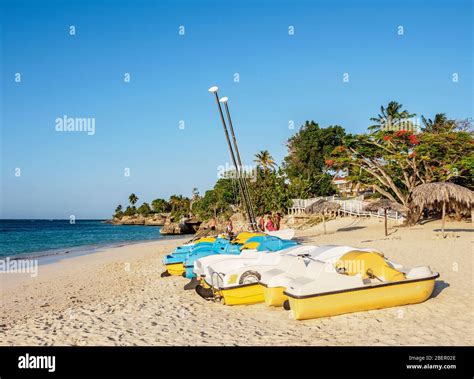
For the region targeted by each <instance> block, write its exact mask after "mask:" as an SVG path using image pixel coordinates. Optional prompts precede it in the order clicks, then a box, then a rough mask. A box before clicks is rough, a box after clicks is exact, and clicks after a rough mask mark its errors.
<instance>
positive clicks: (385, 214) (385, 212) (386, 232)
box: [383, 208, 388, 237]
mask: <svg viewBox="0 0 474 379" xmlns="http://www.w3.org/2000/svg"><path fill="white" fill-rule="evenodd" d="M383 215H384V219H385V220H384V224H385V237H387V236H388V228H387V208H384V210H383Z"/></svg>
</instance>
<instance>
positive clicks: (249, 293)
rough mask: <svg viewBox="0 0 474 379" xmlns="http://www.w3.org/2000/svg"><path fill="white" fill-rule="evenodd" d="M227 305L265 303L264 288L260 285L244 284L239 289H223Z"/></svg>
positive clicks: (222, 292) (221, 291) (222, 293)
mask: <svg viewBox="0 0 474 379" xmlns="http://www.w3.org/2000/svg"><path fill="white" fill-rule="evenodd" d="M219 293H220V294H221V295H222V297H223V298H224V304H225V305H248V304H257V303H262V302H263V301H265V298H264V296H263V286H262V285H260V284H259V283H252V284H244V285H241V286H238V287H231V288H225V289H221V290H220V291H219Z"/></svg>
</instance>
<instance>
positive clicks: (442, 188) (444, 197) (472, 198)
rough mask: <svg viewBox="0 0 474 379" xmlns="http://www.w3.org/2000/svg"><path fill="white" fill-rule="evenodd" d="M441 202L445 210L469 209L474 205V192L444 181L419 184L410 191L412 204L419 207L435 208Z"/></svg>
mask: <svg viewBox="0 0 474 379" xmlns="http://www.w3.org/2000/svg"><path fill="white" fill-rule="evenodd" d="M443 203H445V204H446V209H447V210H448V209H449V210H470V209H471V208H472V206H473V205H474V192H473V191H471V190H470V189H469V188H466V187H462V186H459V185H457V184H454V183H444V182H435V183H427V184H421V185H419V186H418V187H416V188H415V189H414V190H413V192H412V204H413V205H415V206H416V207H418V208H420V209H423V208H428V209H437V208H439V206H441V205H442V204H443Z"/></svg>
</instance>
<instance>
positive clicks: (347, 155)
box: [326, 130, 474, 222]
mask: <svg viewBox="0 0 474 379" xmlns="http://www.w3.org/2000/svg"><path fill="white" fill-rule="evenodd" d="M329 163H330V164H329ZM326 164H327V165H328V166H330V167H331V168H333V169H345V170H347V171H348V172H349V173H350V179H351V180H353V181H355V182H358V183H361V184H364V185H366V186H371V187H372V188H373V189H374V190H375V191H377V192H378V193H380V194H381V195H383V196H384V197H386V198H388V199H390V200H392V201H395V202H397V203H399V204H401V205H402V206H404V207H405V208H406V209H407V210H408V209H409V206H410V201H411V193H412V191H413V189H414V188H415V187H416V186H417V185H419V184H423V183H429V182H433V181H453V182H457V183H458V184H461V185H464V186H466V187H471V188H472V186H473V183H472V177H473V175H474V145H473V143H472V136H471V134H470V133H468V132H465V131H448V132H444V133H440V132H437V133H431V132H422V133H419V134H415V133H413V132H412V131H408V130H399V131H396V132H384V131H381V132H377V133H374V134H369V135H368V134H361V135H349V136H347V137H346V138H345V141H344V144H342V145H341V146H339V147H337V148H335V149H334V150H333V152H332V154H331V156H330V157H327V159H326ZM460 182H462V183H460ZM408 221H409V222H410V215H409V220H408Z"/></svg>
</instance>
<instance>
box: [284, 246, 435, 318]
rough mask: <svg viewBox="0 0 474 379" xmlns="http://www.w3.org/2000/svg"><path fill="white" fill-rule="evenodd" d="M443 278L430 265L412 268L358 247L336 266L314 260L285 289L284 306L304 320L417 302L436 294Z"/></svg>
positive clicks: (295, 316) (343, 257)
mask: <svg viewBox="0 0 474 379" xmlns="http://www.w3.org/2000/svg"><path fill="white" fill-rule="evenodd" d="M438 277H439V274H438V273H434V272H432V271H431V269H430V268H429V267H427V266H418V267H414V268H411V269H407V268H403V266H401V265H398V264H396V263H394V262H392V261H389V260H387V259H385V258H384V257H383V256H381V255H380V254H376V253H368V252H361V251H354V252H350V253H347V254H345V255H344V256H342V257H341V259H339V260H338V261H337V262H336V264H328V263H323V262H318V261H314V262H310V263H309V264H308V265H307V267H306V270H305V273H304V274H303V276H301V277H299V278H297V279H294V280H293V281H291V282H290V283H288V285H287V287H286V289H285V290H284V291H283V295H284V296H287V297H288V300H287V302H285V304H284V306H285V308H286V309H290V311H291V314H292V316H293V318H295V319H296V320H305V319H311V318H318V317H328V316H336V315H340V314H344V313H352V312H360V311H367V310H372V309H381V308H388V307H396V306H401V305H407V304H416V303H421V302H423V301H425V300H427V299H428V298H429V297H430V296H431V294H432V293H433V289H434V286H435V279H436V278H438Z"/></svg>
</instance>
